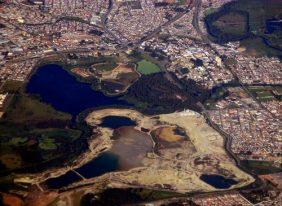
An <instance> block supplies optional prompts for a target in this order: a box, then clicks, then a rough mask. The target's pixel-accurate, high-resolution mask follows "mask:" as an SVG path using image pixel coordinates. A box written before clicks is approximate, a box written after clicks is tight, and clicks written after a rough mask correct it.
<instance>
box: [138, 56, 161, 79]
mask: <svg viewBox="0 0 282 206" xmlns="http://www.w3.org/2000/svg"><path fill="white" fill-rule="evenodd" d="M137 71H138V72H140V73H141V74H145V75H146V74H152V73H157V72H160V71H161V69H160V68H159V67H158V66H157V65H156V64H154V63H152V62H149V61H147V60H145V59H143V60H141V61H139V62H138V63H137Z"/></svg>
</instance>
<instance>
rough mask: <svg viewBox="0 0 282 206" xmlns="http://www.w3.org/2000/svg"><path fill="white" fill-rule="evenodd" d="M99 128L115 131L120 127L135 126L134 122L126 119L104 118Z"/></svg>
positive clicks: (119, 117)
mask: <svg viewBox="0 0 282 206" xmlns="http://www.w3.org/2000/svg"><path fill="white" fill-rule="evenodd" d="M99 126H100V127H108V128H111V129H117V128H119V127H122V126H136V122H134V121H133V120H131V119H130V118H128V117H121V116H106V117H104V118H103V119H102V123H101V124H100V125H99Z"/></svg>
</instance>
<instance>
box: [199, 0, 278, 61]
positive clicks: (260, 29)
mask: <svg viewBox="0 0 282 206" xmlns="http://www.w3.org/2000/svg"><path fill="white" fill-rule="evenodd" d="M281 8H282V4H281V2H280V1H275V0H248V1H244V0H239V1H232V2H229V3H227V4H225V5H223V6H222V7H221V8H220V9H218V10H216V11H215V12H208V13H207V15H206V17H205V23H206V26H207V29H208V32H209V34H210V37H211V39H212V40H213V41H215V42H217V43H227V42H230V41H238V40H240V41H241V46H244V47H246V49H247V52H248V53H249V52H251V54H254V55H256V52H258V55H268V56H281V55H282V41H281V40H282V32H281V22H279V19H281Z"/></svg>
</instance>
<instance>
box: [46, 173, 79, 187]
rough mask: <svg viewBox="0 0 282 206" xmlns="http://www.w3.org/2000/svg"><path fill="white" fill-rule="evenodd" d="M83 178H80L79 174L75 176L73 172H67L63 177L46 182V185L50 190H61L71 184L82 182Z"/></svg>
mask: <svg viewBox="0 0 282 206" xmlns="http://www.w3.org/2000/svg"><path fill="white" fill-rule="evenodd" d="M81 179H82V178H81V177H79V176H78V175H77V174H75V173H74V172H72V171H69V172H67V173H66V174H64V175H61V176H59V177H55V178H50V179H48V180H46V182H45V184H46V185H47V187H48V188H50V189H59V188H62V187H65V186H67V185H69V184H71V183H74V182H77V181H79V180H81Z"/></svg>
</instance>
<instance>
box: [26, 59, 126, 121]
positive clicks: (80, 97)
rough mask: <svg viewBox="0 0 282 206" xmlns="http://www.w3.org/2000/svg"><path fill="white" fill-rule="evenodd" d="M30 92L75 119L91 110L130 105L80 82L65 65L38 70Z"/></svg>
mask: <svg viewBox="0 0 282 206" xmlns="http://www.w3.org/2000/svg"><path fill="white" fill-rule="evenodd" d="M26 91H27V92H28V93H30V94H36V95H39V96H40V98H41V100H42V101H43V102H45V103H47V104H50V105H51V106H53V107H54V108H55V109H57V110H59V111H63V112H67V113H69V114H71V115H73V116H74V117H75V116H77V115H78V114H79V113H80V112H82V111H83V110H86V109H88V108H95V107H101V106H110V105H124V106H129V104H128V103H127V102H126V101H123V100H120V99H119V97H108V96H106V95H104V94H103V93H102V92H100V91H95V90H93V89H92V88H91V84H89V83H84V82H80V81H78V80H77V79H76V78H75V77H74V76H73V75H71V74H70V73H68V72H67V71H66V70H65V69H63V68H62V67H61V66H59V65H55V64H48V65H44V66H42V67H40V68H38V69H37V71H36V73H35V74H34V75H33V76H32V77H31V79H30V81H29V82H28V84H27V87H26Z"/></svg>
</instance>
